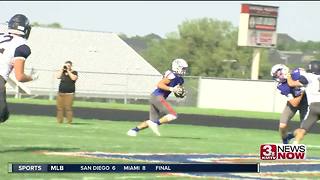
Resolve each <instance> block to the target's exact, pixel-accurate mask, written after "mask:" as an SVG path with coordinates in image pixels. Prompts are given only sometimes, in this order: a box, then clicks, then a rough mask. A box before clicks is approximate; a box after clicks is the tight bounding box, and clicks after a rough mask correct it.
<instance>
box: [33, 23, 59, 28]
mask: <svg viewBox="0 0 320 180" xmlns="http://www.w3.org/2000/svg"><path fill="white" fill-rule="evenodd" d="M31 26H33V27H50V28H62V25H61V24H60V23H57V22H54V23H51V24H40V23H38V22H33V23H32V24H31Z"/></svg>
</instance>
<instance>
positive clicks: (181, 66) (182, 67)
mask: <svg viewBox="0 0 320 180" xmlns="http://www.w3.org/2000/svg"><path fill="white" fill-rule="evenodd" d="M187 68H188V63H187V61H186V60H184V59H175V60H173V61H172V71H173V72H175V73H177V74H180V75H185V74H186V72H187Z"/></svg>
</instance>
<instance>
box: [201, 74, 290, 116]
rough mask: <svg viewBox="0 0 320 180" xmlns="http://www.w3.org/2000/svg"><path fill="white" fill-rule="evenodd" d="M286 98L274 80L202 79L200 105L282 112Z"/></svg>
mask: <svg viewBox="0 0 320 180" xmlns="http://www.w3.org/2000/svg"><path fill="white" fill-rule="evenodd" d="M285 103H286V98H285V97H284V96H282V95H280V93H279V92H277V90H276V83H275V82H273V81H251V80H226V79H205V78H203V79H201V80H200V82H199V94H198V107H200V108H217V109H232V110H247V111H261V112H282V110H283V108H284V106H285Z"/></svg>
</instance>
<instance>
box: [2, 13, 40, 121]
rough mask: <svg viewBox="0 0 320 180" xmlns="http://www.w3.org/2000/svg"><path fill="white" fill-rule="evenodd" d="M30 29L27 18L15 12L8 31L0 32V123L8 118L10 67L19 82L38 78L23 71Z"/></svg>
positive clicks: (28, 50)
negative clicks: (7, 97)
mask: <svg viewBox="0 0 320 180" xmlns="http://www.w3.org/2000/svg"><path fill="white" fill-rule="evenodd" d="M30 31H31V26H30V22H29V20H28V18H27V17H26V16H25V15H22V14H16V15H14V16H13V17H12V18H11V19H10V20H9V22H8V33H0V123H3V122H5V121H6V120H7V119H8V118H9V111H8V106H7V102H6V87H5V84H6V82H7V80H8V78H9V74H10V73H11V71H12V69H14V74H15V77H16V79H17V80H18V81H19V82H28V81H32V80H35V79H37V78H38V75H37V73H35V72H34V71H32V73H31V75H26V74H25V73H24V65H25V61H26V59H27V58H28V56H29V55H30V54H31V50H30V47H29V46H28V45H27V39H28V37H29V35H30Z"/></svg>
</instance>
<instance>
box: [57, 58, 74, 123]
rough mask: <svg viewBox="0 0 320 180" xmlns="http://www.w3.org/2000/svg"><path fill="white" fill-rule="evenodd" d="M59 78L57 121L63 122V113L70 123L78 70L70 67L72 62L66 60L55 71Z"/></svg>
mask: <svg viewBox="0 0 320 180" xmlns="http://www.w3.org/2000/svg"><path fill="white" fill-rule="evenodd" d="M57 78H58V79H60V84H59V92H58V95H57V121H58V123H63V120H64V114H65V117H66V119H67V123H69V124H71V123H72V119H73V110H72V105H73V98H74V94H75V90H76V88H75V83H76V81H77V79H78V72H77V71H74V70H73V69H72V62H71V61H66V62H65V64H64V65H63V68H62V69H60V70H59V71H58V72H57Z"/></svg>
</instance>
